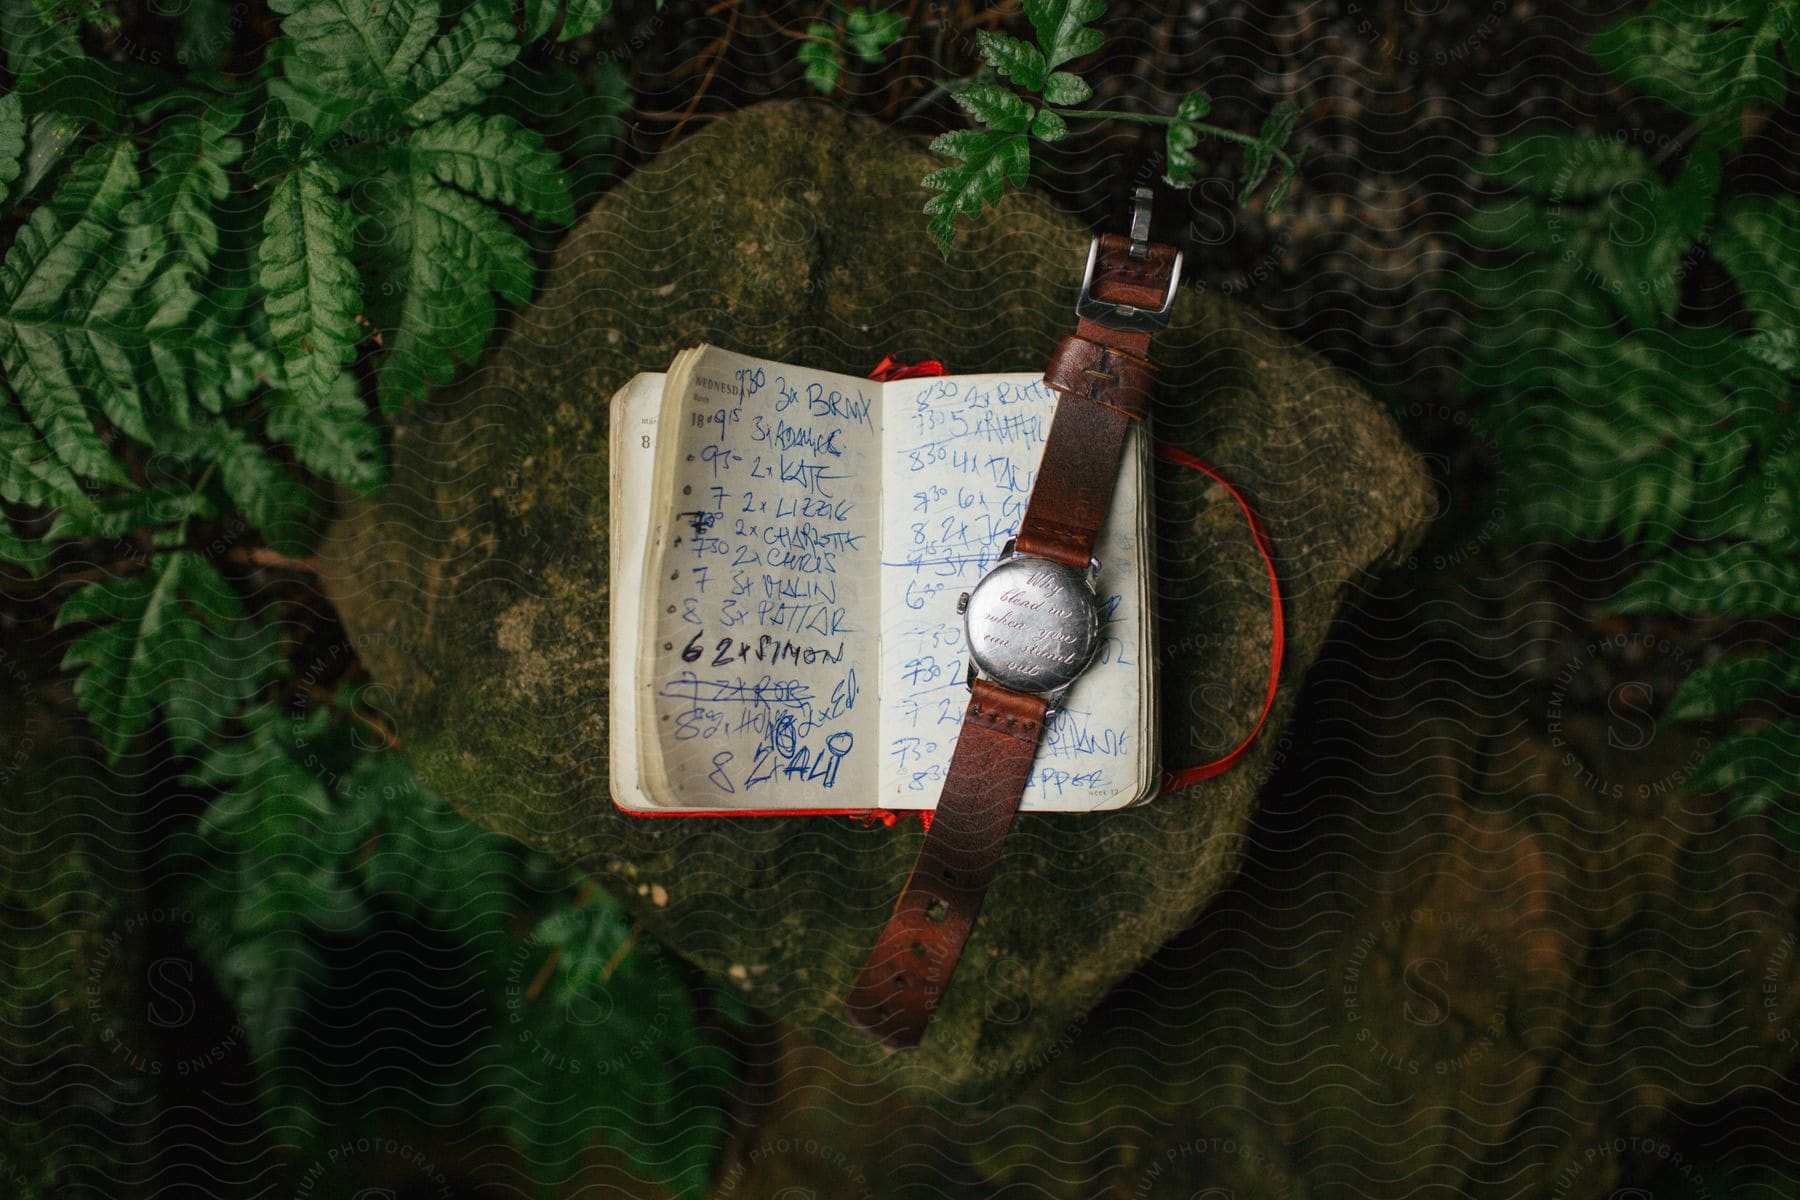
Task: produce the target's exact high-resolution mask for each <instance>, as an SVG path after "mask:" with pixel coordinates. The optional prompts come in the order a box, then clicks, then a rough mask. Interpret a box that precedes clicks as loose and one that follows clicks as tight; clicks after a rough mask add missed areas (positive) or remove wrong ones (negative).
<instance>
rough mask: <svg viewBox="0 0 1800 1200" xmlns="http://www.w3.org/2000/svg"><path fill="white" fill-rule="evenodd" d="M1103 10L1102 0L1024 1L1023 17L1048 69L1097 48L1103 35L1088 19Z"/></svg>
mask: <svg viewBox="0 0 1800 1200" xmlns="http://www.w3.org/2000/svg"><path fill="white" fill-rule="evenodd" d="M1105 12H1106V0H1025V16H1026V18H1027V19H1029V20H1030V21H1031V28H1032V29H1033V30H1035V31H1036V32H1037V41H1038V46H1039V47H1040V48H1041V49H1042V50H1043V52H1044V64H1045V66H1047V67H1048V68H1049V69H1050V70H1052V71H1054V70H1055V69H1056V68H1057V67H1059V66H1061V65H1062V64H1063V63H1066V62H1068V61H1069V60H1070V59H1072V58H1080V57H1081V56H1082V55H1084V54H1092V53H1093V52H1094V51H1096V50H1098V49H1099V48H1100V43H1101V42H1102V41H1103V40H1104V36H1103V35H1102V34H1101V32H1100V31H1099V30H1098V29H1095V28H1093V27H1092V26H1090V25H1089V24H1088V22H1090V21H1096V20H1098V19H1099V18H1100V16H1101V14H1103V13H1105Z"/></svg>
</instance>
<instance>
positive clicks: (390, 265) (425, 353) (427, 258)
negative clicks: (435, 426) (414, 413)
mask: <svg viewBox="0 0 1800 1200" xmlns="http://www.w3.org/2000/svg"><path fill="white" fill-rule="evenodd" d="M384 183H385V184H386V186H385V187H383V188H380V189H368V196H367V198H368V199H369V200H372V201H377V202H378V203H377V205H376V206H375V207H374V209H373V211H372V212H371V213H370V221H369V225H368V226H367V227H366V230H365V236H364V241H365V244H366V245H368V247H369V263H370V268H371V270H372V271H373V272H374V273H375V274H376V275H377V276H378V277H380V278H381V279H383V280H385V281H386V282H387V283H388V284H389V285H390V286H391V287H392V288H393V292H392V294H391V295H386V294H384V295H383V296H381V297H377V298H375V300H374V303H373V305H372V307H373V308H374V309H375V314H376V316H377V317H378V319H379V324H380V325H381V326H382V328H383V330H384V331H385V332H384V336H385V340H386V346H387V352H386V354H385V355H384V356H383V358H382V360H381V362H380V364H379V365H378V367H377V369H376V376H377V379H378V381H379V384H380V395H381V404H382V407H383V408H384V409H387V410H389V411H392V410H394V409H396V408H398V407H400V406H401V405H403V404H405V403H408V402H409V401H412V400H415V399H417V398H419V397H421V396H423V395H424V393H425V391H426V390H427V389H428V388H429V387H431V386H432V385H434V384H445V383H448V382H450V380H451V378H452V377H453V376H454V374H455V370H456V362H457V361H461V362H464V363H470V362H473V361H475V359H476V357H477V356H479V354H480V353H481V348H482V346H483V345H484V344H485V343H486V341H487V338H488V335H489V334H490V333H492V332H493V328H494V301H493V293H494V292H499V293H500V294H501V295H502V296H503V297H505V298H506V299H508V300H510V301H512V302H514V303H516V304H522V303H524V302H525V300H527V299H528V298H529V296H530V291H531V279H532V274H533V264H532V261H531V255H530V250H529V247H527V246H526V244H525V242H524V241H523V239H521V238H520V237H519V236H518V235H517V234H516V233H514V232H513V231H512V230H511V229H510V228H508V227H507V225H506V223H505V222H504V221H503V220H501V218H500V216H499V215H498V214H497V213H495V212H494V210H493V209H491V208H488V207H487V206H486V205H484V204H482V203H481V202H480V201H479V200H477V199H475V198H474V197H472V196H469V195H467V194H465V193H463V192H459V191H456V190H455V189H453V188H447V187H444V186H442V185H441V184H439V183H437V182H436V181H435V180H434V179H433V178H431V176H429V175H427V174H425V173H423V172H421V171H418V170H416V169H414V170H411V171H407V172H393V173H390V174H389V175H388V176H386V177H384Z"/></svg>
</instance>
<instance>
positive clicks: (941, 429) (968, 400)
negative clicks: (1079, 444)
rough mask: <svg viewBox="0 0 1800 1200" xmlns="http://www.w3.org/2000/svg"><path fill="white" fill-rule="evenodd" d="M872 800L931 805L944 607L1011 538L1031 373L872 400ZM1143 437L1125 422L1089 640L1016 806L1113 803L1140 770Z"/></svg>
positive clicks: (955, 702)
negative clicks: (875, 423) (875, 637)
mask: <svg viewBox="0 0 1800 1200" xmlns="http://www.w3.org/2000/svg"><path fill="white" fill-rule="evenodd" d="M882 404H883V413H884V416H885V428H884V430H883V439H884V440H883V447H882V467H881V469H882V476H883V478H882V487H883V507H884V520H883V524H882V547H883V553H882V568H881V613H882V617H881V632H882V644H881V665H880V686H881V695H882V724H881V747H882V763H881V768H882V779H881V794H882V797H883V804H884V806H886V807H889V808H931V807H933V806H935V805H936V803H937V797H938V792H939V791H940V790H941V789H942V787H943V781H944V775H945V772H946V771H947V769H948V767H949V763H950V756H951V753H952V751H953V750H954V749H955V742H956V734H957V731H958V730H959V729H960V728H961V726H962V720H963V713H964V711H965V709H966V708H967V706H968V703H969V690H968V687H967V685H966V679H967V672H968V659H967V656H966V653H965V648H964V642H963V631H962V618H961V616H959V615H958V614H957V612H956V598H957V595H958V594H959V593H961V592H964V591H967V590H969V589H970V588H971V587H973V586H974V585H975V583H976V581H977V580H978V579H980V578H981V575H982V573H983V572H984V571H985V570H986V569H987V567H988V566H989V565H991V564H992V563H993V561H994V560H995V559H996V558H997V557H998V556H999V554H1000V550H1001V548H1002V547H1003V546H1004V544H1005V542H1006V539H1007V538H1009V537H1012V536H1013V534H1014V533H1016V532H1017V531H1018V527H1019V521H1020V519H1021V518H1022V517H1023V515H1024V512H1025V504H1026V501H1027V500H1028V499H1029V498H1030V495H1031V485H1032V482H1033V481H1034V479H1035V478H1036V474H1037V464H1038V462H1039V460H1040V459H1041V458H1042V457H1043V451H1044V441H1045V438H1046V437H1047V436H1048V434H1049V431H1050V420H1051V417H1052V416H1053V414H1054V412H1055V408H1056V394H1055V393H1054V392H1053V391H1051V390H1050V389H1049V388H1047V387H1045V386H1044V384H1043V382H1042V380H1041V379H1040V378H1039V377H1038V376H1036V375H1023V374H1019V375H963V376H952V377H948V378H936V379H916V380H903V381H900V382H896V383H890V384H888V385H887V387H886V390H885V391H884V393H883V397H882ZM1142 437H1143V430H1142V429H1140V428H1135V427H1134V428H1133V430H1132V431H1131V439H1132V440H1131V441H1129V442H1128V443H1127V447H1126V454H1125V456H1124V462H1123V464H1122V465H1121V468H1120V478H1119V485H1118V490H1117V492H1116V493H1115V495H1114V499H1113V505H1112V509H1111V511H1110V513H1109V515H1108V518H1107V523H1106V526H1105V527H1104V528H1103V529H1102V530H1101V532H1100V537H1099V540H1098V543H1097V545H1096V548H1095V557H1096V558H1098V559H1099V560H1100V562H1101V571H1100V576H1099V584H1098V588H1099V593H1100V599H1101V605H1102V618H1101V619H1102V622H1103V625H1102V628H1101V636H1102V642H1101V646H1100V650H1099V653H1098V656H1097V657H1096V659H1095V661H1094V665H1093V666H1092V667H1090V668H1089V669H1088V671H1087V672H1085V673H1084V674H1083V675H1082V676H1081V678H1080V679H1078V680H1077V681H1076V682H1075V684H1074V686H1073V687H1072V688H1070V690H1069V692H1068V693H1067V695H1066V697H1065V701H1064V708H1063V711H1062V712H1061V713H1059V714H1058V715H1057V717H1056V718H1055V719H1054V720H1053V721H1052V722H1051V723H1050V725H1049V728H1048V730H1047V731H1046V733H1045V738H1044V742H1043V744H1042V745H1040V747H1039V749H1038V756H1037V760H1036V763H1035V765H1034V766H1033V769H1032V773H1031V778H1030V780H1029V781H1028V783H1027V784H1026V788H1025V797H1024V801H1023V803H1022V808H1024V809H1036V810H1042V811H1073V810H1085V809H1096V808H1117V807H1122V806H1124V805H1126V804H1130V803H1132V802H1134V801H1136V800H1137V799H1139V798H1140V797H1141V796H1142V795H1143V794H1144V792H1145V790H1146V789H1147V787H1148V786H1149V780H1150V779H1151V778H1152V777H1153V774H1154V769H1155V751H1156V747H1155V745H1154V742H1155V736H1156V735H1155V714H1154V710H1153V708H1152V701H1151V699H1150V697H1149V693H1150V692H1151V691H1152V690H1153V689H1152V688H1150V687H1147V686H1145V680H1146V678H1147V674H1146V672H1147V667H1146V665H1145V664H1147V663H1148V662H1149V660H1150V657H1151V648H1150V644H1149V641H1148V639H1149V637H1150V635H1151V632H1152V626H1151V622H1149V621H1148V620H1146V619H1145V614H1146V613H1147V611H1148V607H1149V582H1148V572H1147V571H1146V570H1145V569H1144V563H1143V555H1144V553H1145V547H1146V545H1147V544H1148V535H1147V523H1146V522H1147V517H1146V513H1145V507H1146V506H1145V499H1146V496H1147V492H1148V475H1147V467H1146V464H1147V460H1146V458H1145V457H1144V446H1143V444H1142V442H1141V438H1142Z"/></svg>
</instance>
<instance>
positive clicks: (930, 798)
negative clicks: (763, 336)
mask: <svg viewBox="0 0 1800 1200" xmlns="http://www.w3.org/2000/svg"><path fill="white" fill-rule="evenodd" d="M1055 406H1056V394H1055V393H1054V392H1052V391H1051V390H1050V389H1049V388H1047V387H1045V386H1044V384H1043V383H1042V382H1041V380H1040V379H1039V377H1038V376H1036V375H1025V374H1018V375H961V376H948V377H938V378H924V379H907V380H898V381H894V382H890V383H885V384H883V383H876V382H873V381H870V380H868V379H860V378H856V377H854V376H846V375H837V374H833V373H831V372H827V371H817V370H811V369H809V368H805V367H796V366H792V365H789V364H784V363H778V362H771V361H768V360H765V359H757V358H750V357H747V356H745V355H741V354H735V353H731V352H728V351H725V350H721V349H719V348H717V347H714V346H700V347H696V348H694V349H692V350H686V351H683V352H682V353H681V354H679V355H677V356H676V358H675V361H674V362H673V363H672V364H671V365H670V367H669V370H668V371H667V372H666V373H657V374H643V375H639V376H637V377H636V378H634V379H632V380H631V382H629V383H628V384H626V385H625V387H624V388H622V389H621V390H620V391H619V392H618V394H617V395H615V396H614V397H613V400H612V427H611V429H612V441H611V453H612V480H611V491H612V512H611V544H612V562H611V582H612V598H613V604H612V640H611V651H612V714H611V715H612V730H611V754H612V792H613V800H614V802H615V803H616V804H617V805H618V806H619V807H620V808H622V809H625V810H627V811H630V812H636V813H642V814H646V815H648V814H657V813H701V812H705V813H752V812H757V813H766V812H796V811H804V812H817V811H865V810H869V809H914V808H932V807H934V806H935V805H936V803H937V798H938V792H939V790H940V788H941V787H942V784H943V779H944V774H945V771H946V769H947V767H948V766H949V763H950V755H951V751H952V750H953V749H954V747H955V742H956V735H957V731H958V729H959V728H960V726H961V723H962V718H963V711H964V709H965V708H966V707H967V705H968V699H969V692H968V687H967V672H968V661H967V658H966V656H965V654H964V650H963V633H962V618H961V617H959V616H958V615H957V612H956V598H957V595H958V594H959V593H960V592H963V591H966V590H968V589H969V588H970V587H972V586H973V585H974V583H975V582H976V580H977V579H979V578H980V577H981V574H982V572H983V571H984V570H985V569H986V568H987V567H988V566H989V565H990V564H991V563H992V562H993V561H994V559H995V558H996V557H997V556H998V555H999V553H1000V550H1001V548H1002V546H1003V545H1004V543H1005V541H1006V539H1007V538H1009V537H1011V536H1012V535H1013V533H1014V532H1015V531H1016V530H1017V528H1018V525H1019V519H1020V517H1021V515H1022V514H1023V512H1024V509H1025V503H1026V500H1027V499H1028V498H1029V496H1030V492H1031V484H1032V481H1033V479H1034V477H1035V475H1036V470H1037V464H1038V461H1039V459H1040V458H1041V457H1042V454H1043V449H1044V439H1045V436H1046V434H1047V433H1048V431H1049V428H1050V420H1051V416H1052V414H1053V413H1054V411H1055ZM1130 437H1131V440H1130V441H1129V442H1128V444H1127V447H1126V453H1125V456H1124V460H1123V463H1122V465H1121V468H1120V478H1119V484H1118V490H1117V492H1116V493H1115V496H1114V500H1113V506H1112V510H1111V514H1110V516H1109V518H1108V521H1107V524H1106V527H1105V528H1104V529H1102V530H1101V533H1100V538H1099V541H1098V544H1097V545H1096V548H1095V557H1096V558H1097V559H1098V560H1099V563H1100V570H1099V577H1098V578H1099V591H1100V596H1101V600H1102V604H1103V619H1104V620H1105V622H1106V623H1105V625H1104V627H1103V629H1102V634H1103V641H1102V644H1101V647H1100V651H1099V654H1098V656H1097V657H1096V659H1095V661H1094V665H1093V666H1092V667H1091V668H1090V669H1089V670H1088V671H1087V672H1086V673H1085V674H1083V675H1082V677H1081V678H1080V679H1078V680H1077V681H1076V682H1075V684H1074V686H1073V687H1072V688H1071V689H1070V690H1069V692H1068V694H1067V695H1066V696H1065V698H1064V704H1063V708H1062V711H1061V712H1060V713H1059V714H1058V715H1057V716H1056V717H1055V719H1054V720H1052V721H1051V722H1050V723H1049V726H1048V728H1047V731H1046V733H1045V737H1044V741H1043V743H1042V745H1041V746H1040V747H1039V750H1038V756H1037V761H1036V765H1035V766H1034V768H1033V770H1032V774H1031V779H1030V781H1029V783H1028V784H1027V785H1026V788H1025V796H1024V801H1023V804H1022V808H1023V809H1025V810H1027V811H1030V810H1038V811H1065V812H1066V811H1080V810H1089V809H1104V808H1119V807H1123V806H1124V805H1128V804H1133V803H1136V802H1138V801H1141V800H1145V799H1148V798H1149V797H1150V796H1151V795H1152V794H1153V793H1154V791H1155V788H1156V785H1157V780H1158V777H1159V771H1158V766H1159V755H1158V747H1157V713H1156V702H1155V696H1156V688H1155V686H1154V680H1153V679H1152V676H1151V663H1152V662H1153V660H1154V648H1153V646H1152V636H1153V633H1154V628H1155V621H1154V614H1153V612H1152V611H1151V603H1152V595H1153V587H1152V581H1151V578H1150V564H1149V548H1150V546H1151V541H1150V512H1149V502H1150V496H1151V490H1150V481H1149V447H1148V441H1147V435H1146V433H1145V431H1144V430H1142V429H1141V428H1134V429H1133V430H1132V432H1131V435H1130Z"/></svg>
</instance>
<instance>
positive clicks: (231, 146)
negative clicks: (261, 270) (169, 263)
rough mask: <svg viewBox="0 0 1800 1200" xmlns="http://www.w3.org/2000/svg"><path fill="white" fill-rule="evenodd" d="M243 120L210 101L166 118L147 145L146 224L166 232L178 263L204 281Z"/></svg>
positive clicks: (237, 154)
mask: <svg viewBox="0 0 1800 1200" xmlns="http://www.w3.org/2000/svg"><path fill="white" fill-rule="evenodd" d="M242 120H243V113H242V112H241V111H240V110H239V109H238V108H236V107H235V106H234V105H232V104H229V103H226V102H223V101H213V102H210V103H208V104H206V105H205V106H204V107H202V108H200V109H198V110H197V111H182V112H176V113H173V114H171V115H169V116H168V117H165V118H164V119H163V121H162V123H161V125H160V127H159V128H158V130H157V135H156V140H155V142H153V143H152V145H151V151H150V163H151V180H150V186H149V188H148V189H147V190H146V192H145V195H144V219H145V220H146V221H147V222H149V223H150V224H152V225H155V226H158V227H160V228H163V229H166V230H167V231H168V233H169V238H170V242H171V244H172V245H173V247H174V249H175V251H176V255H175V260H176V262H178V263H179V264H180V265H181V266H182V267H183V268H185V269H186V270H187V271H189V272H192V274H193V275H195V276H204V275H205V274H206V272H207V270H208V269H209V268H210V267H211V266H212V262H213V259H214V258H215V257H216V256H217V254H218V253H219V223H218V218H217V213H216V209H217V206H218V204H219V202H220V201H222V200H224V199H225V198H226V197H227V196H228V195H230V192H231V179H230V175H229V171H230V169H231V167H233V166H234V165H236V163H237V162H238V161H239V160H240V159H241V158H243V155H244V142H243V139H241V138H238V137H236V136H234V131H235V130H236V128H237V126H238V124H239V123H240V122H241V121H242Z"/></svg>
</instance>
